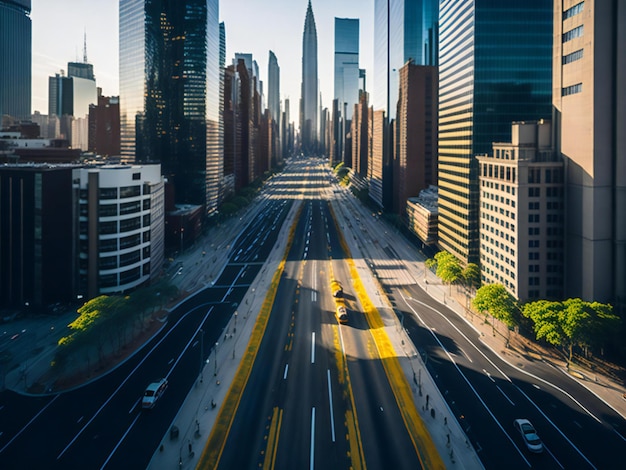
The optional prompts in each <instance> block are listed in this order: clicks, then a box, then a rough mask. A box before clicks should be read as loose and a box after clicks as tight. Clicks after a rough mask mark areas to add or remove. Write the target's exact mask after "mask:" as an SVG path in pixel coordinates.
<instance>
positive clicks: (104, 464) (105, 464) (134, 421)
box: [100, 413, 140, 470]
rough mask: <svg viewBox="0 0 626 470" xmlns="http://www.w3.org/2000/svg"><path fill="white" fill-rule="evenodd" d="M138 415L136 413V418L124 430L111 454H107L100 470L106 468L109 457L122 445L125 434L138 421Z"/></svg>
mask: <svg viewBox="0 0 626 470" xmlns="http://www.w3.org/2000/svg"><path fill="white" fill-rule="evenodd" d="M139 416H140V413H137V416H135V419H134V420H133V422H132V423H130V426H128V429H127V430H126V432H125V433H124V435H123V436H122V438H121V439H120V440H119V442H118V443H117V445H116V446H115V447H114V448H113V450H112V451H111V453H110V454H109V456H108V457H107V459H106V460H105V462H104V463H103V464H102V467H100V470H102V469H103V468H104V467H106V466H107V464H108V463H109V460H111V457H113V454H115V451H116V450H117V448H118V447H119V446H120V444H121V443H122V441H123V440H124V438H126V436H127V434H128V433H129V432H130V430H131V429H132V428H133V426H134V425H135V423H136V422H137V420H138V419H139Z"/></svg>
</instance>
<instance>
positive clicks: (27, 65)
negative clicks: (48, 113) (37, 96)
mask: <svg viewBox="0 0 626 470" xmlns="http://www.w3.org/2000/svg"><path fill="white" fill-rule="evenodd" d="M30 7H31V2H30V0H0V122H1V119H2V116H3V115H5V114H8V115H10V116H12V117H14V118H17V119H27V118H29V117H30V114H31V109H30V108H31V73H32V39H31V31H32V25H31V19H30Z"/></svg>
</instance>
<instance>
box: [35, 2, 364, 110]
mask: <svg viewBox="0 0 626 470" xmlns="http://www.w3.org/2000/svg"><path fill="white" fill-rule="evenodd" d="M307 1H308V0H221V1H220V20H221V21H224V23H225V25H226V62H227V64H228V63H230V62H231V61H232V58H233V56H234V54H235V52H247V53H252V54H253V55H254V58H255V59H256V61H257V62H258V64H259V68H260V73H261V79H262V80H263V81H264V82H267V60H268V54H269V50H270V49H271V50H273V51H274V53H275V54H276V57H277V59H278V65H279V66H280V73H281V95H282V96H283V97H289V98H290V100H291V119H292V120H293V121H295V120H296V119H297V110H298V100H299V99H300V80H301V67H302V66H301V57H302V31H303V29H304V17H305V14H306V8H307ZM311 4H312V6H313V14H314V15H315V23H316V26H317V39H318V46H317V47H318V63H319V66H318V73H319V80H320V90H321V93H322V99H323V104H324V106H325V107H328V108H330V106H331V101H332V96H333V52H334V21H335V20H334V19H335V17H339V18H359V20H360V26H361V36H360V38H361V50H360V59H359V61H360V67H361V68H365V69H367V74H368V87H369V88H370V90H369V91H370V92H371V84H372V83H373V80H372V75H373V69H372V64H373V36H374V26H373V16H374V0H312V2H311ZM118 5H119V0H97V1H94V0H32V11H31V18H32V25H33V101H32V108H33V110H38V111H40V112H41V113H42V114H47V112H48V77H49V76H51V75H54V74H55V73H57V72H59V70H61V69H63V70H65V71H67V63H68V62H73V61H76V60H79V61H82V57H83V35H84V34H85V32H86V34H87V59H88V61H89V62H90V63H91V64H93V66H94V73H95V75H96V83H97V85H98V86H99V87H101V88H102V93H103V94H104V95H107V96H111V95H118V94H119V87H118V73H119V69H118ZM265 86H266V87H267V85H265ZM266 89H267V88H266Z"/></svg>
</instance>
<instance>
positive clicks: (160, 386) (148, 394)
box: [141, 379, 167, 409]
mask: <svg viewBox="0 0 626 470" xmlns="http://www.w3.org/2000/svg"><path fill="white" fill-rule="evenodd" d="M166 388H167V379H161V380H159V381H158V382H153V383H151V384H150V385H148V387H147V388H146V391H145V392H144V394H143V398H142V400H141V407H142V408H144V409H150V408H154V405H155V404H156V402H157V400H158V399H159V398H160V397H161V395H163V392H165V389H166Z"/></svg>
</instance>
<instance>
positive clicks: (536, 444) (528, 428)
mask: <svg viewBox="0 0 626 470" xmlns="http://www.w3.org/2000/svg"><path fill="white" fill-rule="evenodd" d="M513 427H514V428H515V429H517V431H518V432H519V433H520V434H521V435H522V439H524V443H525V444H526V447H527V448H528V450H529V451H531V452H536V453H539V452H543V443H542V442H541V439H539V436H538V435H537V431H535V428H534V426H533V425H532V424H530V421H528V420H527V419H516V420H515V421H513Z"/></svg>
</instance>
